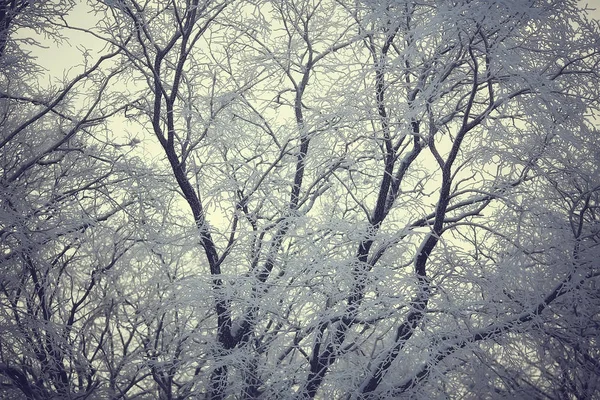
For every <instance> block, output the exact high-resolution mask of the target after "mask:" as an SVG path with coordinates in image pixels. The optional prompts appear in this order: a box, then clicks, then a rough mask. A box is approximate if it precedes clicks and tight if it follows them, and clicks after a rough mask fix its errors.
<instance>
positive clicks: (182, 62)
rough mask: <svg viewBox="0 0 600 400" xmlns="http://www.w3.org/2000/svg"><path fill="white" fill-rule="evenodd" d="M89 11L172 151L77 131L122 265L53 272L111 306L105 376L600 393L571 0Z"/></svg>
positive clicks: (587, 102) (338, 387) (247, 384)
mask: <svg viewBox="0 0 600 400" xmlns="http://www.w3.org/2000/svg"><path fill="white" fill-rule="evenodd" d="M89 6H90V7H91V8H92V9H93V10H94V11H95V12H96V13H97V16H98V19H99V23H98V25H97V26H96V27H95V28H93V29H81V30H85V32H86V33H87V34H91V35H94V36H95V37H96V38H97V39H101V40H103V41H105V43H106V49H107V50H106V51H107V54H110V55H114V57H113V61H111V64H110V65H111V68H113V69H111V70H113V71H114V74H118V75H114V76H115V77H117V76H118V79H119V82H120V86H119V85H116V84H115V85H113V86H112V87H109V89H112V88H114V90H112V91H111V94H110V96H107V98H109V99H110V102H111V103H110V104H111V107H110V110H111V111H110V112H109V113H107V112H106V109H104V113H100V115H101V117H102V118H106V117H110V116H112V117H114V118H116V116H117V113H119V115H120V116H124V117H125V119H127V120H128V121H129V122H130V123H131V124H132V126H135V127H136V129H138V130H139V134H138V136H139V137H143V136H144V135H146V138H145V139H144V140H150V138H153V140H154V141H155V143H156V145H157V147H156V152H158V154H160V156H159V158H158V159H157V160H153V161H152V162H151V163H147V167H142V166H140V165H139V164H140V163H143V162H144V160H140V159H139V156H140V154H141V153H139V152H138V151H137V150H135V149H134V150H132V151H131V152H123V151H121V150H119V151H116V152H114V153H110V154H109V153H104V150H103V149H97V150H94V151H89V152H85V151H82V152H81V153H82V154H83V155H81V156H79V157H80V158H81V162H82V163H84V165H87V164H85V162H88V163H92V164H91V166H90V168H91V169H94V171H93V173H92V172H91V171H90V172H82V171H86V169H85V168H84V166H77V167H73V172H72V174H74V175H69V176H78V175H77V173H82V176H85V177H86V178H85V179H84V180H83V181H78V185H79V186H77V189H73V190H74V193H81V194H82V195H83V193H86V191H87V190H96V187H97V188H98V190H100V192H101V193H103V194H104V195H106V196H107V197H106V198H111V199H116V198H119V199H120V200H119V201H114V200H113V201H112V203H111V204H112V206H110V207H109V206H106V205H103V203H102V202H88V201H86V202H84V203H85V204H86V206H89V207H91V209H90V210H89V211H87V213H88V214H89V215H95V216H96V220H98V219H99V218H100V217H99V216H101V215H105V214H106V213H109V214H110V215H111V217H110V219H111V220H112V222H110V223H107V224H106V225H105V226H102V224H100V222H102V221H99V220H98V221H95V222H94V223H93V224H90V229H91V227H92V226H93V228H94V232H97V233H95V234H94V235H100V236H101V237H102V238H104V239H103V240H101V241H100V242H95V241H94V240H93V238H92V236H91V234H90V236H88V235H87V234H86V233H87V232H88V229H87V228H86V229H83V228H80V229H79V230H77V229H75V230H73V231H72V232H82V233H81V234H79V235H76V236H75V237H77V240H78V242H77V243H81V244H80V246H81V248H82V249H84V248H85V249H89V250H85V251H84V252H83V253H84V254H89V257H92V254H96V253H94V252H97V251H98V250H97V249H107V246H108V247H110V246H109V245H112V246H113V247H112V248H113V249H114V252H113V253H111V252H110V251H108V250H100V252H101V253H102V254H103V255H104V256H103V257H104V258H99V259H97V258H93V260H94V261H86V262H85V263H84V264H85V265H88V266H89V265H96V264H94V262H97V265H98V266H97V267H94V268H92V271H108V270H109V269H113V268H115V269H118V270H119V271H120V272H119V274H118V276H115V275H112V277H111V278H110V279H108V278H106V279H104V280H103V282H105V284H104V285H97V284H96V283H94V282H95V280H94V279H95V278H94V273H92V277H91V279H92V280H91V282H92V284H91V286H97V288H98V290H97V291H95V292H94V293H95V294H94V296H92V294H91V293H92V292H91V287H90V280H89V279H88V280H85V279H84V280H81V281H80V282H81V284H80V285H83V286H82V289H77V290H76V291H75V292H73V291H72V290H73V289H72V285H71V286H69V284H68V282H70V281H65V280H62V281H61V282H60V283H57V286H56V287H57V288H60V290H67V292H68V290H71V292H68V293H67V294H66V295H64V296H63V297H64V298H68V296H72V298H73V300H72V301H71V303H72V304H78V305H77V307H76V308H77V309H76V310H75V311H73V312H72V314H73V315H75V314H77V313H78V312H81V313H86V315H92V314H94V312H95V311H94V310H97V312H98V314H97V315H99V316H98V317H95V318H88V319H87V321H94V323H91V322H90V323H89V326H86V328H85V329H89V332H90V333H89V336H86V337H90V338H92V337H93V338H101V339H93V340H94V344H93V345H92V348H93V349H94V350H93V351H95V352H97V354H102V357H100V356H99V355H98V356H91V355H89V356H86V358H85V359H86V360H88V361H87V362H88V363H89V364H90V365H92V367H90V368H92V369H89V371H94V372H93V373H91V372H88V376H89V375H90V374H91V375H93V377H94V379H95V380H94V379H91V380H90V382H96V383H95V384H96V385H97V387H98V389H97V391H96V393H104V394H106V396H107V397H109V398H135V397H139V398H160V399H176V398H177V399H184V398H198V397H202V396H204V397H206V398H207V399H224V398H245V399H254V398H265V399H267V398H268V399H271V398H300V399H307V398H344V399H346V398H347V399H381V398H404V397H406V398H411V397H419V398H446V397H457V396H462V397H467V398H476V397H479V398H480V397H490V398H515V397H522V398H556V399H559V398H574V397H575V398H591V397H594V396H597V395H598V393H599V390H600V388H598V387H597V385H596V384H595V381H596V380H597V378H598V376H599V375H600V369H599V368H598V365H599V364H598V362H599V361H598V356H599V354H598V351H597V349H596V347H597V346H596V344H597V343H596V338H597V335H598V313H597V309H598V301H599V299H598V294H597V288H596V285H597V279H598V278H597V275H598V273H599V271H598V262H597V260H598V255H600V254H599V253H598V240H599V239H600V238H599V234H600V230H599V228H598V226H599V225H598V209H597V207H598V203H597V201H598V193H599V189H600V182H599V181H598V160H597V158H598V154H600V146H598V139H597V137H598V131H597V128H595V126H594V125H593V123H594V119H593V116H594V115H597V112H598V106H599V103H598V102H599V99H600V93H599V88H600V85H599V83H600V82H599V76H598V66H599V65H598V63H599V62H600V55H599V54H598V53H599V50H598V43H600V30H599V26H598V23H597V22H594V21H589V20H587V19H586V17H585V13H584V12H583V11H582V10H580V9H579V8H578V5H577V2H575V1H571V0H559V1H553V2H548V1H541V0H540V1H537V0H534V1H523V0H514V1H512V0H510V1H465V2H439V1H433V0H432V1H429V0H426V1H423V2H419V3H415V2H411V1H370V0H365V1H355V2H347V1H341V0H337V1H334V0H331V1H329V0H321V1H313V0H289V1H270V0H265V1H257V2H245V1H238V2H225V1H218V0H207V1H205V2H200V1H197V0H188V1H176V0H171V1H160V2H138V1H135V0H118V1H110V2H108V1H106V2H95V3H93V4H90V5H89ZM69 28H70V29H79V28H76V27H69ZM108 57H109V56H106V57H105V58H108ZM92 75H93V71H92V72H90V74H88V75H86V76H85V79H87V77H91V76H92ZM112 76H113V75H107V79H108V80H99V81H95V82H108V81H109V80H110V78H111V77H112ZM82 79H83V78H82ZM101 85H105V86H107V85H108V83H101ZM97 90H98V91H97V93H100V88H98V89H97ZM116 92H119V93H116ZM98 96H100V95H99V94H98ZM98 98H100V97H98ZM11 101H16V99H13V100H11ZM46 104H50V103H40V104H35V105H36V106H37V107H41V108H40V109H42V110H48V111H46V112H50V111H52V110H55V109H56V108H57V105H58V104H59V103H56V104H55V105H52V106H51V107H50V106H48V105H46ZM88 110H90V113H91V114H90V116H89V117H86V118H87V119H81V118H79V119H73V121H80V120H81V121H85V123H84V125H82V126H81V129H79V130H78V132H79V131H85V130H86V129H88V126H89V125H90V122H92V121H94V120H90V119H91V118H95V117H91V115H94V114H93V113H92V110H94V107H91V108H88ZM121 111H122V112H123V113H121ZM68 115H71V114H67V113H64V112H63V113H62V114H57V117H56V118H63V119H64V118H66V117H67V116H68ZM67 119H68V118H67ZM107 126H108V127H109V128H110V127H114V126H115V125H114V123H113V125H111V124H108V125H107ZM90 129H91V128H90ZM90 132H93V131H90ZM49 134H50V133H48V135H49ZM14 137H16V136H14ZM10 140H13V137H11V138H10ZM7 143H8V142H7ZM15 143H18V144H19V146H23V144H22V143H23V142H15ZM57 149H58V148H57ZM119 149H120V147H119ZM54 150H56V149H54ZM54 150H53V151H54ZM36 151H38V153H39V150H36ZM151 152H152V151H151ZM156 152H155V153H156ZM52 154H55V152H54V153H52ZM61 154H62V153H61ZM68 154H79V153H77V152H69V153H68ZM100 154H105V156H101V155H100ZM146 156H148V154H147V153H146ZM90 157H91V158H90ZM39 160H44V158H40V159H39ZM120 160H122V161H123V163H129V162H132V163H134V164H135V165H136V167H135V168H134V169H133V170H128V169H127V168H124V167H123V166H122V165H121V164H119V163H120V162H121V161H120ZM97 163H100V164H101V165H104V167H103V168H105V169H104V170H106V171H107V173H106V175H102V177H100V178H97V174H98V173H99V172H98V171H100V170H103V169H102V168H97V166H98V165H99V164H97ZM38 164H39V162H38ZM150 164H151V165H150ZM19 165H20V164H17V163H15V164H14V165H12V164H11V165H10V166H8V167H7V168H6V169H5V170H6V171H10V173H14V172H13V171H19ZM52 165H54V164H52ZM56 165H61V166H62V165H64V163H63V161H62V160H60V163H59V162H58V161H57V162H56ZM117 165H118V167H117ZM106 168H108V169H106ZM40 171H43V173H45V174H48V173H50V171H52V169H49V168H40ZM78 171H79V172H78ZM6 174H8V173H6ZM90 180H91V181H92V182H94V184H93V185H92V186H93V187H89V188H88V187H86V186H85V185H84V186H81V182H87V181H90ZM31 182H32V183H31V184H30V187H31V188H35V189H39V188H42V186H40V185H41V183H38V181H31ZM123 182H127V184H126V185H124V184H123ZM127 185H129V186H127ZM16 190H17V189H16V188H15V189H11V191H12V192H15V193H16ZM32 190H33V189H32ZM61 190H63V189H61ZM3 201H4V200H3ZM123 202H124V203H123ZM115 204H120V206H119V207H116V208H115V206H114V205H115ZM123 204H130V205H131V207H127V210H128V211H127V212H126V213H124V214H123V215H127V217H126V218H125V217H124V216H123V217H118V215H121V214H122V212H121V210H122V209H123ZM53 210H55V211H52V212H49V214H51V215H52V216H53V218H54V216H55V215H60V214H61V213H66V214H67V215H70V216H71V217H72V218H74V220H75V221H74V222H73V223H74V224H75V225H73V226H77V224H76V223H77V221H81V217H80V216H78V214H76V213H74V212H72V211H69V210H70V208H69V205H68V204H64V205H63V204H62V203H61V204H60V205H57V206H56V207H55V209H53ZM117 210H119V211H117ZM15 218H16V217H15ZM13 219H14V218H13ZM100 219H101V218H100ZM107 219H108V217H107ZM111 232H112V233H111ZM125 233H127V234H125ZM111 235H112V236H111ZM115 235H116V236H115ZM107 238H110V239H107ZM61 240H62V239H61V237H60V236H57V235H56V234H53V235H52V243H57V241H58V242H60V241H61ZM92 249H96V250H92ZM11 251H13V250H11ZM82 251H83V250H82ZM21 253H23V252H21ZM5 254H9V253H6V252H5ZM10 254H13V253H10ZM15 254H16V253H15ZM70 254H71V253H70V252H68V253H65V254H64V255H63V256H66V255H70ZM106 254H114V255H113V256H112V257H108V258H106V257H107V256H106ZM99 260H103V261H104V262H100V263H98V262H99ZM113 260H114V263H113V264H114V266H113V264H111V262H112V261H113ZM69 262H70V261H69ZM67 264H68V263H67ZM67 264H65V263H64V262H63V264H61V265H67ZM84 264H81V263H74V264H72V265H70V264H69V268H67V267H66V266H65V267H64V269H65V270H66V269H69V270H73V271H79V273H80V271H83V270H85V268H84V267H83V266H82V265H84ZM7 265H8V264H7ZM59 269H60V268H59ZM30 270H33V271H36V273H39V272H38V271H40V269H39V268H30ZM51 270H52V271H54V269H51ZM27 276H29V275H27ZM27 279H29V278H27ZM31 279H33V277H32V278H31ZM32 282H33V280H32ZM109 282H110V283H109ZM86 285H87V286H86ZM19 287H23V284H21V286H19ZM88 287H90V290H88V291H86V290H85V288H88ZM100 287H101V288H102V289H100ZM12 290H13V292H10V293H14V290H17V289H12ZM19 290H22V291H23V295H22V296H27V295H28V296H30V297H36V296H37V297H40V296H39V293H38V292H37V286H35V282H33V284H32V286H30V287H28V288H27V289H19ZM5 293H6V294H5V298H6V299H7V301H9V302H10V299H11V298H13V297H14V294H10V293H9V292H6V291H5ZM19 293H21V292H19ZM87 293H90V294H87ZM11 296H13V297H11ZM24 298H25V297H24ZM88 298H89V301H88V300H87V299H88ZM81 299H83V300H81ZM92 299H93V300H92ZM17 303H18V302H14V301H13V302H12V303H10V307H8V308H7V310H10V309H17V308H18V307H19V304H17ZM84 303H85V306H83V304H84ZM24 304H26V303H24ZM32 304H33V303H32ZM84 310H85V311H84ZM100 310H103V311H102V312H100ZM32 313H33V314H34V315H35V312H34V311H33V310H27V312H26V314H27V315H31V314H32ZM100 314H101V315H102V316H100ZM77 315H78V314H77ZM94 315H96V314H94ZM3 318H5V319H6V318H7V317H3ZM16 326H19V327H21V326H24V324H23V323H17V324H16ZM68 326H69V325H68V324H67V327H68ZM77 329H78V332H84V331H85V329H84V328H83V327H81V328H77ZM85 332H88V331H85ZM27 335H31V334H28V333H26V332H25V331H22V332H19V333H18V334H15V336H14V337H15V339H14V340H17V339H18V340H22V339H23V337H27ZM78 340H79V342H77V341H75V342H68V341H67V342H65V344H64V345H63V348H65V349H75V348H77V346H80V347H81V346H83V344H79V343H83V342H82V341H81V340H82V339H78ZM86 351H88V350H85V351H83V350H82V352H83V353H84V354H90V353H89V351H88V353H86ZM46 353H48V351H46ZM94 354H95V353H94ZM61 357H63V358H59V361H60V362H62V360H63V359H65V358H64V356H61ZM10 358H17V354H16V353H12V354H10V355H9V356H7V357H5V358H4V359H5V360H8V359H10ZM6 365H7V366H8V363H6ZM97 366H101V368H100V369H97V368H98V367H97ZM6 371H7V372H5V373H4V376H5V377H7V379H12V380H11V381H10V382H11V385H12V386H11V388H12V389H19V390H21V391H22V392H23V393H25V395H26V396H30V394H29V392H27V388H25V389H23V387H22V386H23V385H20V384H19V382H20V380H19V379H18V376H16V375H15V376H16V378H15V377H12V376H11V375H10V371H9V370H8V369H6ZM52 371H55V369H52ZM28 373H29V372H28ZM59 375H60V374H59ZM57 376H58V375H57ZM45 379H47V378H45ZM67 380H68V379H67ZM33 381H34V380H33V374H31V377H29V376H24V382H33ZM82 381H85V379H83V380H82ZM7 382H8V381H7ZM53 385H54V386H53V389H52V390H54V392H53V393H63V392H60V391H58V387H59V386H58V384H53ZM90 385H92V384H90ZM80 386H81V385H80ZM84 386H85V385H83V386H81V388H84ZM90 387H91V386H90ZM12 389H11V390H12ZM45 390H47V391H48V392H50V391H51V390H50V389H45ZM61 390H62V389H61ZM69 390H71V392H75V390H74V389H69ZM77 391H79V392H80V393H91V390H88V389H85V388H84V389H78V390H77ZM71 392H69V393H71ZM64 393H66V392H64Z"/></svg>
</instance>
